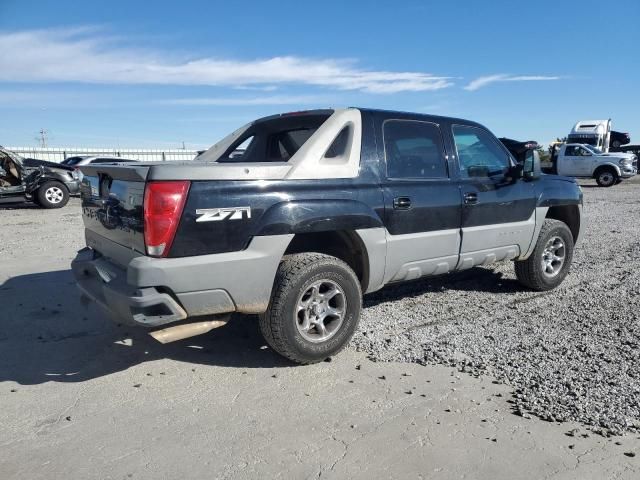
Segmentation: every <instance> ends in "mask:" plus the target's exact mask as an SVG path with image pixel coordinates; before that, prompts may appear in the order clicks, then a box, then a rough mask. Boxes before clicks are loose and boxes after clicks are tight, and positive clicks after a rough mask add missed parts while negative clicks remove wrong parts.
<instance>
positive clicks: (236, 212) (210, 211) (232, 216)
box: [196, 207, 251, 222]
mask: <svg viewBox="0 0 640 480" xmlns="http://www.w3.org/2000/svg"><path fill="white" fill-rule="evenodd" d="M245 214H246V215H245ZM196 215H199V217H198V218H196V222H220V221H222V220H242V219H243V218H251V207H228V208H200V209H197V210H196Z"/></svg>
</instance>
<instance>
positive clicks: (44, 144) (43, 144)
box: [37, 128, 49, 148]
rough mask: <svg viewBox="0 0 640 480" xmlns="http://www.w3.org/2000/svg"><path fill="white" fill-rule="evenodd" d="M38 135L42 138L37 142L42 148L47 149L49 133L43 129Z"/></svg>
mask: <svg viewBox="0 0 640 480" xmlns="http://www.w3.org/2000/svg"><path fill="white" fill-rule="evenodd" d="M38 133H39V134H40V136H39V137H38V138H37V140H38V141H39V142H40V147H42V148H47V135H49V131H48V130H45V129H44V128H41V129H40V131H39V132H38Z"/></svg>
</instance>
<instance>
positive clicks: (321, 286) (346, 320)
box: [260, 253, 362, 364]
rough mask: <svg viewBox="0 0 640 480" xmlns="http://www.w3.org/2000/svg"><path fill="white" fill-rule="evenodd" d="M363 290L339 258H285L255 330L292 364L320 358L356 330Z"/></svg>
mask: <svg viewBox="0 0 640 480" xmlns="http://www.w3.org/2000/svg"><path fill="white" fill-rule="evenodd" d="M361 308H362V290H361V288H360V282H359V281H358V278H357V277H356V274H355V273H354V272H353V270H352V269H351V268H350V267H349V266H348V265H347V264H346V263H345V262H343V261H342V260H339V259H337V258H335V257H331V256H329V255H324V254H320V253H298V254H294V255H287V256H285V257H284V259H283V260H282V262H281V263H280V266H279V267H278V272H277V274H276V279H275V284H274V287H273V293H272V295H271V301H270V303H269V307H268V309H267V311H266V312H265V313H263V314H262V315H260V330H261V331H262V334H263V336H264V338H265V340H266V341H267V343H268V344H269V346H270V347H271V348H273V349H274V350H275V351H276V352H278V353H279V354H280V355H282V356H284V357H286V358H288V359H289V360H292V361H294V362H296V363H301V364H309V363H315V362H319V361H322V360H324V359H325V358H327V357H330V356H332V355H335V354H336V353H338V352H339V351H340V350H342V349H343V348H344V347H345V346H346V345H347V343H349V340H351V337H352V336H353V334H354V333H355V331H356V328H357V326H358V320H359V318H360V309H361Z"/></svg>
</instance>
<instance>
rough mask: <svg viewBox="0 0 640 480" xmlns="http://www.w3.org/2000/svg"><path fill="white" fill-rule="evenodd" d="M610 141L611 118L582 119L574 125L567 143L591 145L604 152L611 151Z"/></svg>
mask: <svg viewBox="0 0 640 480" xmlns="http://www.w3.org/2000/svg"><path fill="white" fill-rule="evenodd" d="M610 142H611V119H608V120H581V121H579V122H577V123H576V124H575V125H574V126H573V128H572V129H571V132H569V136H568V137H567V143H580V144H583V145H591V146H593V147H595V148H597V149H599V150H600V151H602V152H608V151H609V143H610Z"/></svg>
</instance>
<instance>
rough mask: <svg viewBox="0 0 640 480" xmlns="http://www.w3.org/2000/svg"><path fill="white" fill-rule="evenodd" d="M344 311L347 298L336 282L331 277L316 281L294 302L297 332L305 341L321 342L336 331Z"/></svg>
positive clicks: (342, 319)
mask: <svg viewBox="0 0 640 480" xmlns="http://www.w3.org/2000/svg"><path fill="white" fill-rule="evenodd" d="M346 311H347V298H346V296H345V294H344V291H343V290H342V288H341V287H340V285H338V284H337V283H336V282H334V281H333V280H318V281H317V282H314V283H313V284H312V285H310V286H309V287H308V288H307V289H306V290H305V291H304V292H303V293H302V295H300V297H299V298H298V302H297V303H296V311H295V319H296V326H297V327H298V332H300V335H302V337H303V338H304V339H305V340H307V341H309V342H312V343H320V342H325V341H327V340H329V339H330V338H331V337H333V336H334V335H335V334H336V333H337V332H338V330H339V329H340V326H341V325H342V322H343V321H344V317H345V314H346Z"/></svg>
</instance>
